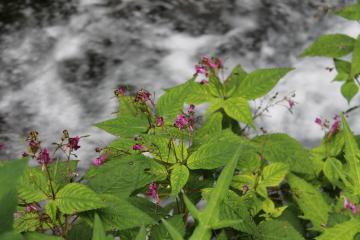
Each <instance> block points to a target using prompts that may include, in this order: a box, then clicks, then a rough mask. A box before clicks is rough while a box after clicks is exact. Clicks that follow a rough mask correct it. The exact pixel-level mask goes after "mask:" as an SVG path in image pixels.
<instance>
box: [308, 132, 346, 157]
mask: <svg viewBox="0 0 360 240" xmlns="http://www.w3.org/2000/svg"><path fill="white" fill-rule="evenodd" d="M344 144H345V140H344V132H343V131H342V130H340V131H338V132H337V133H336V134H335V135H333V136H332V137H331V138H329V137H327V136H326V135H325V137H324V138H323V140H322V141H321V144H320V146H319V147H316V148H313V149H312V150H311V154H312V155H313V156H318V157H319V158H321V160H323V159H326V158H329V157H337V156H338V155H339V154H340V153H341V152H342V150H343V148H344Z"/></svg>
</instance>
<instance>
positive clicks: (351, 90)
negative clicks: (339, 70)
mask: <svg viewBox="0 0 360 240" xmlns="http://www.w3.org/2000/svg"><path fill="white" fill-rule="evenodd" d="M358 92H359V87H358V85H357V84H356V83H355V82H354V80H350V81H347V82H345V83H344V84H343V85H342V86H341V94H342V95H343V96H344V98H346V100H347V101H348V103H350V101H351V99H352V98H353V97H354V96H355V95H356V94H357V93H358Z"/></svg>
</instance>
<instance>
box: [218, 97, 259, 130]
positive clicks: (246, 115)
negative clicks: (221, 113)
mask: <svg viewBox="0 0 360 240" xmlns="http://www.w3.org/2000/svg"><path fill="white" fill-rule="evenodd" d="M224 110H225V112H226V114H227V115H229V116H230V117H231V118H233V119H235V120H237V121H239V122H242V123H245V124H247V125H250V126H251V127H253V128H255V126H254V124H253V117H252V113H251V109H250V106H249V103H248V101H247V100H246V99H244V98H242V97H236V98H229V99H228V100H226V101H225V102H224Z"/></svg>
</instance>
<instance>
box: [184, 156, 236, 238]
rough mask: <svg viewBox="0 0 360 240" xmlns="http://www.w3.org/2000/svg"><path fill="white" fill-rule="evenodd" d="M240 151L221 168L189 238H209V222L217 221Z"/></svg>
mask: <svg viewBox="0 0 360 240" xmlns="http://www.w3.org/2000/svg"><path fill="white" fill-rule="evenodd" d="M239 154H240V152H239V151H237V152H235V154H234V155H233V157H232V158H231V160H230V161H228V163H227V164H226V166H225V167H224V169H223V170H222V172H221V174H220V176H219V178H218V180H217V183H216V186H215V189H214V190H213V191H212V193H211V195H210V200H209V201H208V202H207V206H206V208H205V210H204V211H203V212H201V213H200V219H199V225H198V226H197V227H196V228H195V230H194V232H193V234H192V235H191V237H190V240H198V239H202V240H206V239H210V238H211V227H210V226H211V223H214V222H217V220H218V216H219V206H220V204H221V202H222V201H223V200H224V198H225V196H226V192H227V191H228V189H229V186H230V183H231V180H232V176H233V174H234V170H235V168H236V165H237V162H238V159H239Z"/></svg>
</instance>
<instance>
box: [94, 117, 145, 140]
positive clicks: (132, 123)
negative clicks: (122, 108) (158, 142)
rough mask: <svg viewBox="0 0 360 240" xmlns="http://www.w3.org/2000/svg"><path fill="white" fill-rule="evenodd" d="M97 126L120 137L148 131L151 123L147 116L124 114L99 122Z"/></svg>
mask: <svg viewBox="0 0 360 240" xmlns="http://www.w3.org/2000/svg"><path fill="white" fill-rule="evenodd" d="M95 126H96V127H98V128H100V129H103V130H105V131H106V132H108V133H110V134H112V135H115V136H118V137H124V138H132V137H134V136H135V135H138V134H144V133H146V131H147V129H148V126H149V125H148V120H147V119H146V118H145V117H129V116H126V117H125V116H124V117H120V118H114V119H110V120H106V121H104V122H100V123H97V124H95Z"/></svg>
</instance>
